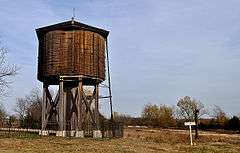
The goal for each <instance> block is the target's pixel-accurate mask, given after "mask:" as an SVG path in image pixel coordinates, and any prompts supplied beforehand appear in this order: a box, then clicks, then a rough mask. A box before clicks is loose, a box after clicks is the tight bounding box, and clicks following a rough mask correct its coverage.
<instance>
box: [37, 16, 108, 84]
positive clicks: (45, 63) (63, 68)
mask: <svg viewBox="0 0 240 153" xmlns="http://www.w3.org/2000/svg"><path fill="white" fill-rule="evenodd" d="M36 32H37V36H38V40H39V50H38V80H40V81H41V82H45V83H48V84H58V83H59V77H60V76H73V77H74V76H81V77H82V78H83V81H84V82H85V84H95V83H100V82H102V81H104V80H105V47H106V39H107V36H108V34H109V32H108V31H106V30H103V29H99V28H95V27H92V26H89V25H86V24H82V23H79V22H76V21H73V20H71V21H67V22H63V23H59V24H55V25H51V26H47V27H43V28H39V29H36Z"/></svg>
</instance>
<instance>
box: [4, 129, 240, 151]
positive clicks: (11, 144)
mask: <svg viewBox="0 0 240 153" xmlns="http://www.w3.org/2000/svg"><path fill="white" fill-rule="evenodd" d="M195 143H196V145H195V146H192V147H191V146H189V140H188V133H187V131H180V130H165V129H161V130H153V129H152V130H151V129H126V130H125V136H124V138H121V139H90V138H88V139H76V138H59V137H53V136H52V137H38V136H34V137H17V136H11V137H9V138H7V137H1V136H0V152H11V153H15V152H17V153H20V152H29V153H31V152H36V153H38V152H39V153H43V152H45V153H48V152H50V153H53V152H89V153H91V152H92V153H97V152H102V153H113V152H123V153H135V152H136V153H148V152H164V153H165V152H169V153H171V152H196V153H205V152H224V153H225V152H233V153H237V152H239V150H240V136H239V135H230V134H225V135H220V134H215V133H206V132H201V133H200V139H199V140H198V141H197V142H195Z"/></svg>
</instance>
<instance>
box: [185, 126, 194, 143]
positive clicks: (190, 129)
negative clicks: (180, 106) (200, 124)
mask: <svg viewBox="0 0 240 153" xmlns="http://www.w3.org/2000/svg"><path fill="white" fill-rule="evenodd" d="M184 125H185V126H189V134H190V143H191V146H192V145H193V141H192V126H193V125H196V123H195V122H184Z"/></svg>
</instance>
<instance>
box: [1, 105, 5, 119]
mask: <svg viewBox="0 0 240 153" xmlns="http://www.w3.org/2000/svg"><path fill="white" fill-rule="evenodd" d="M5 117H6V111H5V108H4V106H3V104H2V103H0V119H4V118H5Z"/></svg>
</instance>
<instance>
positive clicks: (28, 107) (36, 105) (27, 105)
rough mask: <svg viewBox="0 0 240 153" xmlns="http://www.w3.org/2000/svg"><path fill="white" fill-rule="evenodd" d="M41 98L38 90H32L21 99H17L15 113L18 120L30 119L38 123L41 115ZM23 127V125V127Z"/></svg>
mask: <svg viewBox="0 0 240 153" xmlns="http://www.w3.org/2000/svg"><path fill="white" fill-rule="evenodd" d="M41 102H42V97H41V91H40V89H39V88H34V89H33V90H32V91H31V92H30V94H28V95H26V96H25V97H23V98H17V101H16V108H15V110H14V111H15V112H16V113H17V115H18V117H19V118H20V120H21V121H22V124H23V121H24V120H25V119H26V118H27V119H29V118H31V120H33V121H37V122H40V120H41V115H42V114H41V113H42V111H41V110H42V105H41ZM24 126H25V125H24Z"/></svg>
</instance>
